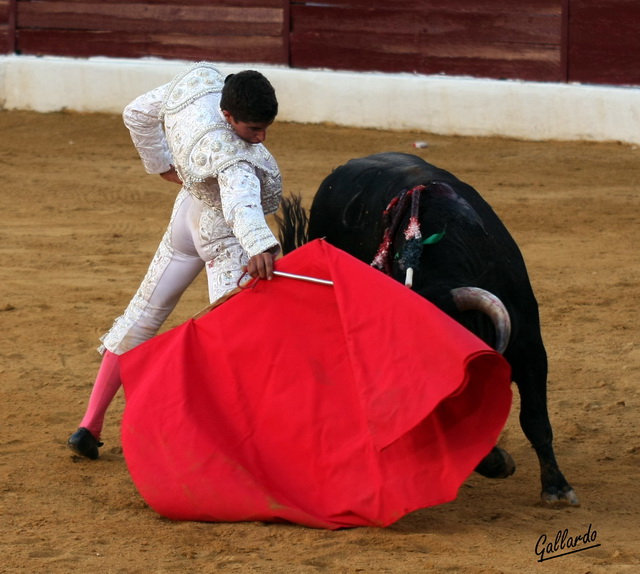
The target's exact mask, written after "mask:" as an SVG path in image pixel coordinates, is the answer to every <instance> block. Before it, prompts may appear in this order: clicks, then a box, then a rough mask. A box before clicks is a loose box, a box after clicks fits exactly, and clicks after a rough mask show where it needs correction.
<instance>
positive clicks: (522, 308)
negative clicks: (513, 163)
mask: <svg viewBox="0 0 640 574" xmlns="http://www.w3.org/2000/svg"><path fill="white" fill-rule="evenodd" d="M414 189H416V191H414V192H413V194H412V195H416V196H417V197H418V202H416V204H415V207H414V209H416V210H417V215H418V220H419V224H420V232H421V236H422V238H423V240H424V238H430V240H429V241H427V244H424V245H423V244H422V241H418V243H420V246H419V248H418V251H417V253H416V248H415V244H416V241H413V242H411V241H406V240H405V235H404V233H405V229H406V228H407V225H408V222H409V215H410V208H407V210H406V211H404V210H402V209H401V208H400V204H399V203H397V204H396V208H397V210H396V214H395V221H394V215H393V214H392V213H389V212H388V211H387V217H386V219H385V217H383V212H385V210H387V207H388V205H389V203H390V202H391V201H392V200H393V199H394V197H397V196H398V195H399V194H400V192H402V191H406V190H414ZM418 192H420V193H418ZM409 203H410V202H409V201H408V200H407V205H408V204H409ZM414 213H415V211H414ZM395 224H397V226H395V227H394V225H395ZM279 225H280V235H281V240H282V243H283V247H284V251H285V252H287V251H290V250H291V249H293V248H294V247H296V246H299V245H300V244H301V243H303V242H304V241H308V240H313V239H317V238H325V239H326V240H327V241H328V242H329V243H331V244H332V245H334V246H336V247H338V248H340V249H343V250H344V251H346V252H348V253H350V254H351V255H354V256H355V257H357V258H358V259H360V260H362V261H365V262H367V263H372V262H373V261H374V258H376V255H377V254H378V253H379V248H380V246H381V244H383V240H384V239H385V231H386V230H388V229H389V228H391V230H390V233H389V232H387V236H386V237H387V239H388V240H389V241H390V243H391V250H390V252H389V255H390V257H389V258H388V259H387V260H386V261H387V262H388V266H389V268H388V270H387V271H388V272H389V273H390V274H391V275H392V276H393V277H394V278H396V279H397V280H399V281H401V282H405V276H406V274H407V270H406V267H407V260H408V259H409V258H411V257H413V258H414V259H415V261H413V263H411V264H410V265H411V266H412V267H413V268H414V276H413V286H412V288H413V289H414V290H415V291H416V292H417V293H419V294H420V295H422V296H423V297H425V298H426V299H428V300H429V301H431V302H432V303H434V304H435V305H437V306H438V307H439V308H440V309H442V310H443V311H445V312H446V313H447V314H449V315H450V316H451V317H452V318H454V319H455V320H456V321H458V322H459V323H461V324H462V325H464V326H465V327H466V328H468V329H469V330H471V331H472V332H474V333H475V334H476V335H478V336H479V337H480V338H482V339H483V340H484V341H486V342H487V343H488V344H490V345H492V346H494V347H495V346H496V345H497V344H498V340H497V338H498V336H497V335H496V325H497V324H498V323H496V322H495V321H494V322H493V323H492V321H491V320H489V319H488V318H487V315H486V314H485V313H483V312H481V310H483V311H485V312H486V310H487V308H486V307H487V304H486V301H485V304H484V305H483V304H481V305H479V306H474V305H473V304H471V305H467V306H465V305H461V304H460V302H459V301H456V297H454V294H455V293H458V292H460V291H465V288H467V287H474V288H480V289H482V290H484V291H482V293H484V292H489V293H490V294H493V295H495V296H497V298H498V299H499V300H500V301H502V303H503V304H504V308H506V311H507V312H508V316H507V323H509V319H510V329H511V333H510V336H509V335H508V334H507V335H506V337H508V340H504V344H503V347H506V348H505V349H504V356H505V358H506V359H507V360H508V361H509V363H510V365H511V368H512V373H513V380H514V382H515V383H516V385H517V387H518V391H519V394H520V401H521V402H520V404H521V406H520V424H521V427H522V430H523V431H524V434H525V435H526V437H527V438H528V440H529V441H530V442H531V444H532V445H533V447H534V449H535V451H536V453H537V456H538V459H539V462H540V470H541V482H542V494H541V496H542V499H543V501H545V502H547V503H555V502H566V503H569V504H578V499H577V497H576V495H575V493H574V491H573V489H572V488H571V486H570V485H569V483H568V482H567V481H566V479H565V478H564V476H563V475H562V472H561V471H560V469H559V467H558V463H557V462H556V459H555V455H554V452H553V444H552V442H553V433H552V429H551V424H550V422H549V415H548V411H547V354H546V351H545V347H544V344H543V341H542V336H541V333H540V319H539V314H538V304H537V301H536V299H535V296H534V294H533V291H532V288H531V283H530V281H529V277H528V274H527V269H526V266H525V263H524V260H523V258H522V254H521V253H520V250H519V248H518V246H517V245H516V243H515V241H514V240H513V238H512V237H511V235H510V234H509V232H508V231H507V229H506V228H505V226H504V224H503V223H502V222H501V221H500V219H499V218H498V216H497V215H496V214H495V212H494V211H493V209H492V208H491V207H490V206H489V204H488V203H487V202H486V201H484V199H482V197H481V196H480V195H479V194H478V192H477V191H476V190H475V189H473V188H472V187H471V186H470V185H468V184H466V183H463V182H462V181H460V180H459V179H457V178H456V177H455V176H453V175H452V174H451V173H449V172H447V171H444V170H442V169H439V168H437V167H435V166H433V165H430V164H428V163H426V162H425V161H423V160H422V159H421V158H419V157H417V156H414V155H409V154H402V153H382V154H377V155H372V156H368V157H364V158H360V159H353V160H351V161H349V162H347V163H346V164H345V165H343V166H341V167H339V168H337V169H336V170H335V171H333V173H331V174H330V175H329V176H328V177H327V178H326V179H325V180H324V181H323V182H322V184H321V185H320V188H319V189H318V192H317V193H316V196H315V198H314V200H313V204H312V206H311V210H310V214H309V217H308V221H307V217H306V213H305V212H304V210H302V209H301V208H300V202H299V198H298V199H297V200H295V199H294V200H285V202H283V216H282V218H281V219H280V220H279ZM305 227H306V228H307V229H306V233H305V232H304V228H305ZM411 244H413V246H412V247H411V248H409V247H410V245H411ZM394 256H395V257H394ZM416 258H417V259H416ZM460 288H462V289H460ZM452 291H453V294H452ZM500 301H498V304H499V303H500ZM494 306H495V305H493V302H490V303H489V307H494ZM460 309H465V310H464V311H462V310H460ZM470 309H471V310H470ZM474 309H479V310H474ZM505 315H506V314H505ZM503 336H504V334H503ZM501 350H502V349H501ZM476 470H477V471H478V472H479V473H480V474H483V475H485V476H490V477H506V476H509V475H510V474H512V473H513V471H514V470H515V464H514V463H513V460H512V459H511V457H510V456H509V455H508V454H507V453H506V452H505V451H503V450H502V449H500V448H498V447H496V448H494V449H493V451H492V452H491V453H489V455H487V457H486V458H485V459H484V461H482V462H481V463H480V465H479V466H478V468H477V469H476Z"/></svg>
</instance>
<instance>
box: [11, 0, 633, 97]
mask: <svg viewBox="0 0 640 574" xmlns="http://www.w3.org/2000/svg"><path fill="white" fill-rule="evenodd" d="M639 22H640V1H638V0H519V1H518V2H514V1H513V0H322V1H318V0H314V1H307V0H138V1H134V2H131V1H130V0H104V1H103V0H0V53H19V54H27V55H57V56H69V57H90V56H107V57H123V58H140V57H148V56H156V57H163V58H169V59H184V60H201V59H202V60H204V59H208V60H214V61H222V62H256V63H266V64H283V65H290V66H293V67H299V68H329V69H334V70H354V71H381V72H410V73H411V72H415V73H421V74H448V75H468V76H473V77H487V78H505V79H523V80H534V81H554V82H563V81H571V82H584V83H603V84H618V85H620V84H631V85H640V66H639V65H638V59H639V55H640V33H639V30H638V23H639Z"/></svg>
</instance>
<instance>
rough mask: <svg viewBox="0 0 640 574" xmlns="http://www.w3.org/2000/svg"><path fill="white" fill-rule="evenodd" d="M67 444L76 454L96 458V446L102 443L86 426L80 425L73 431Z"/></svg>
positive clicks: (97, 455) (97, 453)
mask: <svg viewBox="0 0 640 574" xmlns="http://www.w3.org/2000/svg"><path fill="white" fill-rule="evenodd" d="M67 446H68V447H69V448H70V449H71V450H72V451H73V452H75V453H76V454H79V455H80V456H84V457H86V458H90V459H91V460H96V459H97V458H98V457H99V456H100V453H99V452H98V447H101V446H102V443H101V442H100V441H99V440H97V439H96V438H95V437H94V436H93V435H92V434H91V433H90V432H89V431H88V430H87V429H86V428H84V427H80V428H79V429H78V430H77V431H76V432H74V433H73V434H72V435H71V436H70V437H69V440H68V441H67Z"/></svg>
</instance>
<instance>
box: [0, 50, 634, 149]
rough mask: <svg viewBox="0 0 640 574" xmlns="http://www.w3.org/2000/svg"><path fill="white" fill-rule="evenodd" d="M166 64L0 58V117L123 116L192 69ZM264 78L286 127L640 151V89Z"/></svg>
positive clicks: (385, 77)
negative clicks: (607, 145)
mask: <svg viewBox="0 0 640 574" xmlns="http://www.w3.org/2000/svg"><path fill="white" fill-rule="evenodd" d="M187 64H188V63H187V62H184V61H169V60H159V59H141V60H125V59H108V58H90V59H72V58H56V57H31V56H4V57H1V56H0V108H4V109H7V110H13V109H20V110H33V111H37V112H52V111H60V110H74V111H85V112H86V111H89V112H105V113H115V114H119V113H121V111H122V108H123V107H124V106H125V105H126V104H127V103H128V102H129V101H131V100H132V99H133V98H135V97H136V96H138V95H139V94H141V93H143V92H145V91H147V90H149V89H151V88H154V87H156V86H158V85H160V84H162V83H164V82H168V81H170V79H171V78H172V76H173V75H174V74H175V73H176V72H177V71H179V70H180V69H182V67H183V66H185V65H187ZM219 68H220V70H221V71H222V72H224V73H229V72H233V71H238V70H241V69H245V68H252V69H257V70H260V71H261V72H263V73H264V74H265V75H266V76H267V77H268V78H269V79H270V80H271V82H272V83H273V85H274V87H275V88H276V92H277V94H278V100H279V102H280V114H279V116H278V119H279V120H281V121H291V122H300V123H322V122H331V123H335V124H337V125H344V126H353V127H366V128H380V129H397V130H417V131H426V132H431V133H437V134H447V135H469V136H503V137H513V138H519V139H534V140H593V141H620V142H626V143H631V144H638V143H640V88H637V87H629V88H623V87H608V86H586V85H567V84H551V83H534V82H519V81H498V80H478V79H473V78H458V77H449V76H419V75H414V74H382V73H351V72H333V71H325V70H293V69H289V68H285V67H277V66H263V65H257V64H247V65H230V64H220V65H219Z"/></svg>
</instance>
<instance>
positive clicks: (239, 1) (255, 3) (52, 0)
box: [19, 0, 289, 9]
mask: <svg viewBox="0 0 640 574" xmlns="http://www.w3.org/2000/svg"><path fill="white" fill-rule="evenodd" d="M138 1H140V0H138ZM19 2H20V3H21V4H28V3H41V2H44V3H47V4H57V3H79V4H86V3H89V4H95V5H99V4H102V3H103V2H102V0H19ZM109 2H110V3H111V4H130V3H131V0H109ZM142 3H143V4H145V3H146V4H148V5H154V6H156V5H160V4H162V5H171V6H188V7H191V6H211V5H212V4H215V5H216V6H217V7H222V6H229V7H236V8H281V9H284V7H285V6H286V5H288V3H289V2H288V0H149V1H148V2H142Z"/></svg>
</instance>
